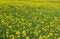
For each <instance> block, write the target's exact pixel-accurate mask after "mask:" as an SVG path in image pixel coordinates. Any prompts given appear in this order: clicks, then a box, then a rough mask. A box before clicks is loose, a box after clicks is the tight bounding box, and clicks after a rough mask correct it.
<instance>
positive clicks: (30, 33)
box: [0, 4, 60, 39]
mask: <svg viewBox="0 0 60 39" xmlns="http://www.w3.org/2000/svg"><path fill="white" fill-rule="evenodd" d="M0 39H60V8H53V7H48V6H38V7H34V6H28V5H26V4H17V5H12V4H0Z"/></svg>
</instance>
